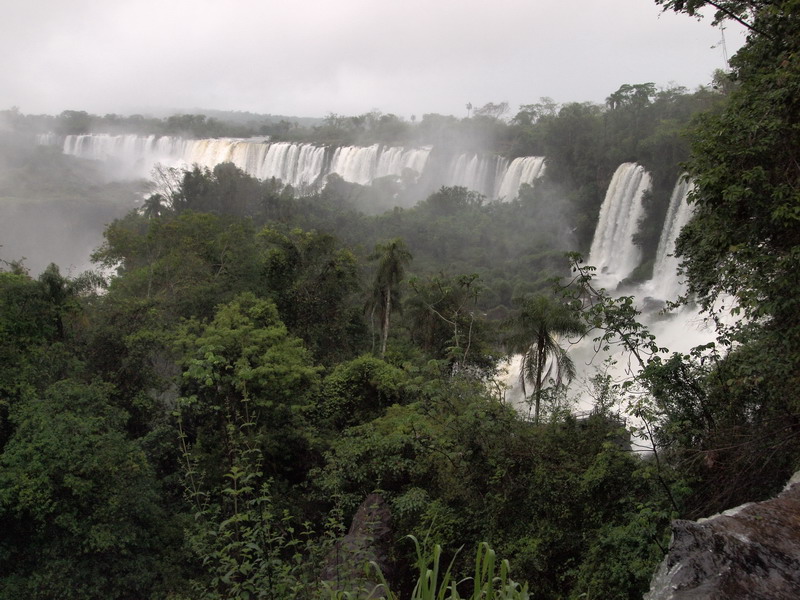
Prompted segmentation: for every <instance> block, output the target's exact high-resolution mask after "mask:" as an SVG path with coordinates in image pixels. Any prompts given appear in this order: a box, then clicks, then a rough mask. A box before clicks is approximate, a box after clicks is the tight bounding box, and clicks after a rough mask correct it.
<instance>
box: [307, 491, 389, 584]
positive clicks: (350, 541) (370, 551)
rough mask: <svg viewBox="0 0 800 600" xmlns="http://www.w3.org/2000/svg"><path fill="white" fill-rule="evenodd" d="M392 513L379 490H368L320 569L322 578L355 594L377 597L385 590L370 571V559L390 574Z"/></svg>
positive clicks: (385, 574) (384, 573)
mask: <svg viewBox="0 0 800 600" xmlns="http://www.w3.org/2000/svg"><path fill="white" fill-rule="evenodd" d="M391 532H392V515H391V512H390V510H389V506H388V505H387V504H386V501H385V500H384V499H383V497H382V496H381V495H380V494H370V495H369V496H367V498H366V499H365V500H364V502H363V503H362V504H361V506H359V507H358V510H357V511H356V514H355V515H354V516H353V522H352V523H351V525H350V530H349V531H348V532H347V535H346V536H344V537H343V538H342V539H341V540H339V541H338V542H336V544H335V545H334V547H333V549H332V550H331V552H330V553H329V554H328V557H327V558H326V560H325V565H324V567H323V569H322V573H321V579H322V580H323V581H326V582H328V585H329V586H330V587H331V588H332V589H334V590H337V591H346V592H350V593H351V594H352V595H353V596H354V597H355V595H356V594H357V593H359V592H360V593H361V597H366V598H378V597H381V596H385V595H386V593H387V591H386V590H384V589H383V586H381V585H379V582H378V578H377V575H376V573H375V572H374V571H370V572H369V574H367V572H366V571H365V566H366V565H367V564H368V563H369V562H374V563H375V564H377V565H378V567H379V568H380V569H381V572H382V573H383V575H384V577H386V578H387V579H388V578H389V549H390V545H391Z"/></svg>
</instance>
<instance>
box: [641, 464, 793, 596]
mask: <svg viewBox="0 0 800 600" xmlns="http://www.w3.org/2000/svg"><path fill="white" fill-rule="evenodd" d="M701 598H702V599H703V600H734V599H737V598H746V599H748V600H762V599H763V600H782V599H786V600H797V599H798V598H800V472H798V473H796V474H795V475H794V477H792V479H791V480H790V481H789V483H788V484H787V486H786V488H785V489H784V490H783V492H782V493H781V494H779V495H778V496H777V497H776V498H773V499H772V500H767V501H764V502H756V503H751V504H744V505H742V506H739V507H737V508H734V509H731V510H729V511H726V512H724V513H722V514H719V515H715V516H713V517H710V518H708V519H701V520H699V521H696V522H695V521H674V522H673V523H672V543H671V544H670V548H669V552H668V553H667V556H666V557H665V558H664V561H663V562H662V563H661V566H660V567H659V569H658V571H657V572H656V574H655V575H654V576H653V580H652V582H651V584H650V592H649V593H648V594H645V600H689V599H692V600H699V599H701Z"/></svg>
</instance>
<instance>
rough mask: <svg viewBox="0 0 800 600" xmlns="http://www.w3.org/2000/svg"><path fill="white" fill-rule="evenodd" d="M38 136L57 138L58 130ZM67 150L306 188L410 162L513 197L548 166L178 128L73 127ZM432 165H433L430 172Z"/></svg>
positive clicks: (146, 170) (136, 170)
mask: <svg viewBox="0 0 800 600" xmlns="http://www.w3.org/2000/svg"><path fill="white" fill-rule="evenodd" d="M38 142H39V143H40V144H49V145H53V144H57V143H59V138H57V137H56V136H54V135H52V134H44V135H41V136H39V137H38ZM62 150H63V152H64V153H65V154H72V155H75V156H79V157H81V158H86V159H91V160H99V161H105V162H109V163H112V164H114V165H115V166H116V167H118V170H123V169H124V172H125V173H127V175H128V176H134V177H148V176H149V174H150V172H151V171H152V169H153V167H154V166H155V165H156V163H161V164H165V165H167V166H173V167H187V166H189V165H193V164H197V165H199V166H201V167H208V168H209V169H212V168H214V166H216V165H218V164H220V163H223V162H232V163H233V164H235V165H236V166H237V167H239V168H240V169H242V170H243V171H245V172H246V173H248V174H250V175H252V176H253V177H258V178H259V179H269V178H271V177H275V178H277V179H280V180H281V181H283V182H284V183H286V184H289V185H292V186H293V187H295V188H297V189H301V190H308V189H313V188H314V187H316V186H319V185H321V184H322V183H323V182H324V179H325V176H327V175H329V174H331V173H336V174H337V175H339V176H340V177H342V179H344V180H345V181H349V182H351V183H357V184H360V185H369V184H371V183H372V182H373V181H374V180H375V179H378V178H380V177H387V176H394V177H399V176H400V175H402V174H403V173H404V172H406V171H407V170H408V169H411V170H412V171H413V172H414V173H416V177H417V178H418V179H423V174H424V173H427V176H426V177H425V178H424V180H425V182H426V185H425V186H423V187H425V189H426V191H427V192H428V193H429V192H431V191H434V190H436V189H438V188H439V187H441V186H443V185H446V186H456V185H458V186H463V187H466V188H468V189H470V190H473V191H476V192H478V193H480V194H483V195H484V196H486V197H487V198H489V199H495V198H500V199H506V200H511V199H513V198H515V197H516V195H517V193H518V192H519V187H520V185H522V184H523V183H527V184H533V183H534V181H535V180H536V179H538V178H539V177H541V176H542V174H543V173H544V158H543V157H541V156H529V157H521V158H516V159H514V160H513V161H511V162H510V163H509V161H508V160H507V159H506V158H503V157H501V156H496V155H482V154H475V153H462V154H455V155H449V156H448V155H445V156H444V157H443V158H444V162H443V163H442V162H439V163H438V164H434V163H436V162H437V161H431V160H429V158H430V155H431V151H432V148H431V147H430V146H422V147H416V148H404V147H400V146H383V145H380V144H374V145H372V146H336V147H330V146H322V145H316V144H309V143H295V142H269V141H268V140H265V139H254V138H248V139H230V138H217V139H195V140H193V139H184V138H180V137H174V136H154V135H151V136H140V135H134V134H131V135H109V134H86V135H68V136H66V137H65V138H64V139H63V144H62ZM428 171H430V172H429V173H428Z"/></svg>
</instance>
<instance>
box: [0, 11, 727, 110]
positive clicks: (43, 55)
mask: <svg viewBox="0 0 800 600" xmlns="http://www.w3.org/2000/svg"><path fill="white" fill-rule="evenodd" d="M6 13H7V14H5V15H4V25H3V29H4V31H3V35H2V36H0V52H2V54H3V56H4V63H5V64H4V68H3V72H2V73H0V108H6V107H9V106H11V105H18V106H20V107H21V109H22V110H23V111H24V112H51V113H53V112H60V111H61V110H64V109H68V108H69V109H84V110H89V111H92V112H100V113H103V112H127V111H129V110H132V109H135V110H142V109H146V108H147V107H152V108H161V107H170V108H176V109H177V108H184V109H189V108H192V107H206V108H222V109H239V110H250V111H258V112H271V113H281V114H295V115H300V116H304V115H309V116H320V115H324V114H326V113H328V112H338V113H344V114H356V113H359V112H364V111H367V110H371V109H373V108H378V109H380V110H383V111H384V112H395V113H398V114H402V115H406V116H407V115H410V114H412V113H414V114H422V113H424V112H442V113H456V114H460V113H461V111H462V110H463V105H464V104H465V103H466V102H467V101H471V102H473V103H474V104H482V103H484V102H488V101H503V100H505V101H508V102H509V103H510V104H511V105H512V107H516V106H517V105H518V104H521V103H526V102H532V101H535V100H536V99H538V97H539V96H544V95H547V96H552V97H554V98H556V99H557V100H560V101H570V100H575V101H583V100H590V101H602V100H603V98H604V97H605V96H606V95H608V93H610V92H611V91H613V90H614V89H616V88H617V87H619V85H620V84H622V83H626V82H641V81H655V82H657V83H659V84H665V83H667V82H669V81H676V82H678V83H681V84H683V85H687V86H689V87H694V86H696V85H698V84H701V83H705V82H707V81H708V80H709V79H710V76H711V72H712V71H713V69H714V68H718V67H721V66H722V58H721V51H720V50H718V49H711V46H712V45H713V44H714V43H716V42H717V41H718V39H719V35H720V34H719V32H718V31H715V30H714V29H713V28H711V26H710V24H709V23H708V22H706V23H697V22H695V21H693V20H692V19H689V18H687V17H683V16H678V15H672V14H664V15H662V16H659V9H658V7H657V6H655V4H654V3H650V2H648V1H647V0H613V1H607V2H602V3H601V2H597V0H574V1H573V2H570V3H564V2H562V1H561V0H538V1H535V0H533V1H532V0H526V1H523V0H495V1H494V2H492V3H489V2H485V1H481V2H479V1H477V0H461V1H458V2H456V1H452V0H437V2H430V1H425V2H423V1H422V0H405V1H402V2H401V1H399V0H382V1H380V2H375V1H374V0H339V1H338V2H335V3H334V2H329V1H322V0H295V1H294V2H291V3H289V2H277V1H273V2H269V1H265V0H261V1H255V0H236V1H231V2H226V3H222V2H218V1H212V0H195V1H192V2H189V1H186V0H171V1H170V2H160V1H158V2H157V1H156V0H138V1H137V2H123V3H119V2H107V1H105V0H104V1H100V0H76V1H75V2H70V3H64V2H60V1H58V2H57V1H54V0H44V1H40V2H36V3H30V2H29V3H15V4H14V5H13V6H10V7H8V8H7V9H6ZM729 37H730V39H729V40H728V42H729V46H730V47H731V48H733V47H735V46H737V45H738V44H740V43H741V40H740V39H738V38H736V37H735V36H733V35H730V34H729Z"/></svg>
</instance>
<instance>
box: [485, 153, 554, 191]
mask: <svg viewBox="0 0 800 600" xmlns="http://www.w3.org/2000/svg"><path fill="white" fill-rule="evenodd" d="M542 175H544V157H543V156H525V157H522V158H515V159H514V160H512V161H511V164H510V165H509V166H508V168H507V169H506V171H505V173H504V174H503V177H502V179H501V180H500V184H499V185H498V186H497V192H496V193H495V194H494V196H495V197H496V198H500V199H506V200H513V199H514V198H516V196H517V194H518V193H519V187H520V185H522V184H523V183H527V184H528V185H531V184H533V182H534V181H536V180H537V179H538V178H539V177H541V176H542Z"/></svg>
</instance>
